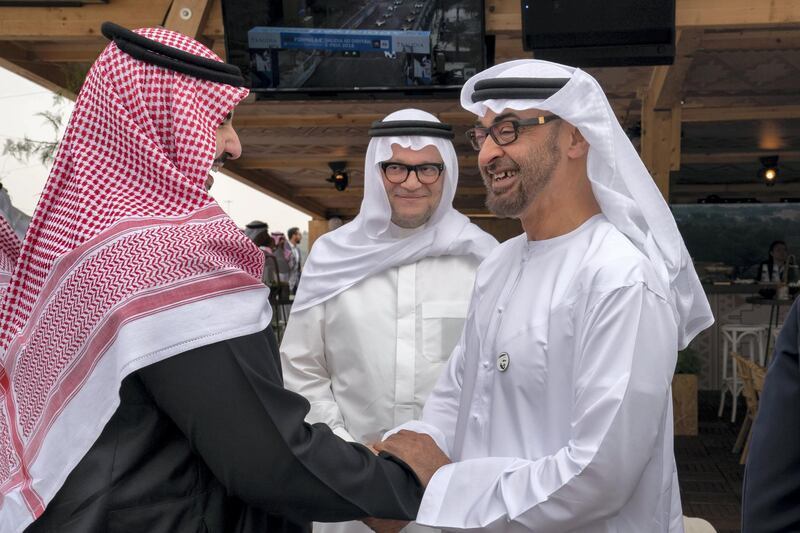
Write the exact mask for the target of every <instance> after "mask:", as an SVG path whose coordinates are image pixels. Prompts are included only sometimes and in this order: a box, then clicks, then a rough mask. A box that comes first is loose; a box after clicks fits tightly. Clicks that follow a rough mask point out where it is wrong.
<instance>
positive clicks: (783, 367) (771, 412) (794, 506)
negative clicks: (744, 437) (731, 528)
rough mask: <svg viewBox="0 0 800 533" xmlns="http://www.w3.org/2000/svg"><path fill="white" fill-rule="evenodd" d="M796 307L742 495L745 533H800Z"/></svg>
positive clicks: (765, 398)
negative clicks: (791, 532)
mask: <svg viewBox="0 0 800 533" xmlns="http://www.w3.org/2000/svg"><path fill="white" fill-rule="evenodd" d="M798 302H800V300H797V301H795V303H794V305H793V306H792V309H791V310H790V311H789V315H788V316H787V317H786V322H785V323H784V326H783V328H782V329H781V333H780V335H779V336H778V340H777V342H776V344H775V353H774V357H773V360H772V363H771V364H770V368H769V371H768V372H767V379H766V381H765V383H764V392H763V394H762V395H761V400H760V401H759V406H758V416H757V417H756V421H755V423H754V424H753V429H752V431H753V435H752V437H751V441H750V451H749V452H748V457H747V467H746V469H745V479H744V489H743V492H742V498H743V501H742V531H743V532H744V533H762V532H763V533H767V532H770V533H772V532H776V533H777V532H781V533H785V532H790V531H794V532H797V531H800V364H799V363H798V332H799V331H800V310H798Z"/></svg>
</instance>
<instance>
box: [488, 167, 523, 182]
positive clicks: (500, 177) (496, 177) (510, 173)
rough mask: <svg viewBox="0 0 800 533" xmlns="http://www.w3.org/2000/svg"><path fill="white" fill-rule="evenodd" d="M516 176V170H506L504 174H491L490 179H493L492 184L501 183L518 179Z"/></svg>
mask: <svg viewBox="0 0 800 533" xmlns="http://www.w3.org/2000/svg"><path fill="white" fill-rule="evenodd" d="M516 175H517V171H516V170H504V171H503V172H498V173H497V174H495V173H493V172H490V173H489V177H490V178H491V181H492V183H501V182H503V181H505V180H508V179H511V178H514V177H516Z"/></svg>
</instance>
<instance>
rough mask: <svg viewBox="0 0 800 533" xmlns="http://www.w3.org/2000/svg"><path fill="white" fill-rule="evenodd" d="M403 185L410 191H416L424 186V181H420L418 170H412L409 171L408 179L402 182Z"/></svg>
mask: <svg viewBox="0 0 800 533" xmlns="http://www.w3.org/2000/svg"><path fill="white" fill-rule="evenodd" d="M402 187H403V188H404V189H407V190H409V191H416V190H417V189H419V188H420V187H422V182H421V181H419V176H417V171H416V170H412V171H411V172H409V173H408V177H407V178H406V181H404V182H403V183H402Z"/></svg>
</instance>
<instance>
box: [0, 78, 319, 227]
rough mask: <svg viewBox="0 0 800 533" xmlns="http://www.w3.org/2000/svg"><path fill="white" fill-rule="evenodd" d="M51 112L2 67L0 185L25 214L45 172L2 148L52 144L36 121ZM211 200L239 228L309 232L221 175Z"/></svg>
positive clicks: (34, 90)
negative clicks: (261, 225)
mask: <svg viewBox="0 0 800 533" xmlns="http://www.w3.org/2000/svg"><path fill="white" fill-rule="evenodd" d="M61 108H63V109H64V111H65V112H67V113H68V112H70V111H71V110H72V102H71V101H69V100H66V99H62V103H61ZM50 109H55V108H54V106H53V93H51V92H50V91H49V90H47V89H45V88H44V87H41V86H39V85H36V84H35V83H32V82H30V81H28V80H26V79H24V78H22V77H20V76H17V75H16V74H14V73H12V72H10V71H8V70H5V69H3V68H1V67H0V181H1V182H2V184H3V187H5V188H6V189H7V190H8V193H9V195H10V196H11V201H12V202H13V204H14V205H15V206H16V207H17V208H19V209H20V210H22V211H24V212H25V213H27V214H29V215H30V214H32V213H33V210H34V209H35V207H36V202H37V201H38V200H39V195H40V194H41V191H42V189H43V188H44V184H45V181H46V180H47V175H48V173H49V168H48V167H44V166H43V165H41V164H40V163H39V161H38V160H36V158H35V157H34V158H31V160H29V161H27V162H20V161H17V160H16V159H14V158H13V157H11V156H8V155H2V149H1V148H2V147H3V146H4V145H5V143H6V140H7V139H15V140H21V139H23V138H24V137H25V136H27V137H28V138H30V139H33V140H38V141H52V140H55V138H56V135H55V133H54V132H53V130H52V129H51V128H50V126H48V125H47V123H46V121H45V119H43V118H42V117H40V116H37V113H41V112H42V111H47V110H50ZM66 123H67V120H66V119H65V120H64V125H66ZM235 126H236V120H235V119H234V127H235ZM62 130H63V128H62ZM211 195H212V196H213V197H214V198H215V199H216V200H217V203H218V204H219V205H220V207H222V208H223V209H224V210H225V211H226V212H227V213H228V215H229V216H230V217H231V218H232V219H233V221H234V222H236V224H237V225H238V226H239V227H243V226H244V225H245V224H247V223H248V222H250V221H252V220H263V221H265V222H267V223H268V224H269V227H270V230H272V231H283V232H285V231H286V230H287V229H289V228H290V227H292V226H296V227H298V228H300V231H307V230H308V221H309V220H310V219H311V217H309V216H308V215H306V214H304V213H302V212H300V211H298V210H297V209H294V208H293V207H290V206H288V205H286V204H284V203H282V202H280V201H278V200H275V199H274V198H271V197H269V196H267V195H265V194H263V193H261V192H259V191H257V190H255V189H253V188H251V187H248V186H247V185H245V184H243V183H241V182H239V181H237V180H235V179H233V178H231V177H228V176H225V175H224V174H221V173H217V174H215V177H214V187H213V189H211Z"/></svg>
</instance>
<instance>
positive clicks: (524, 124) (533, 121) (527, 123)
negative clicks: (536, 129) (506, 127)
mask: <svg viewBox="0 0 800 533" xmlns="http://www.w3.org/2000/svg"><path fill="white" fill-rule="evenodd" d="M560 119H561V117H559V116H558V115H543V116H539V117H533V118H530V119H525V120H514V119H506V120H501V121H500V122H497V123H495V124H492V125H491V126H489V127H488V128H484V127H481V126H475V127H474V128H470V129H468V130H467V132H466V136H467V140H468V141H469V144H470V146H472V148H473V149H474V150H475V151H476V152H480V151H481V148H483V143H481V144H480V145H478V141H477V139H476V138H475V132H476V131H485V132H486V133H488V134H489V137H491V138H492V140H493V141H494V143H495V144H496V145H497V146H506V145H509V144H511V143H513V142H514V141H516V140H517V139H519V130H520V128H528V127H531V126H542V125H544V124H547V123H548V122H553V121H554V120H560ZM503 124H511V127H513V128H514V138H513V139H511V140H510V141H501V140H500V139H499V138H498V135H497V134H495V128H498V127H499V126H501V125H503ZM483 140H484V142H486V137H484V139H483Z"/></svg>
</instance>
